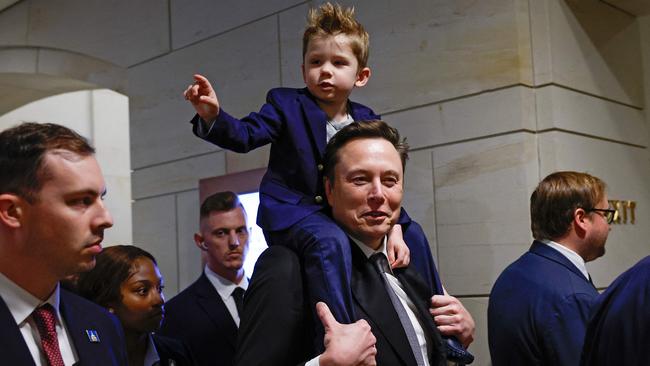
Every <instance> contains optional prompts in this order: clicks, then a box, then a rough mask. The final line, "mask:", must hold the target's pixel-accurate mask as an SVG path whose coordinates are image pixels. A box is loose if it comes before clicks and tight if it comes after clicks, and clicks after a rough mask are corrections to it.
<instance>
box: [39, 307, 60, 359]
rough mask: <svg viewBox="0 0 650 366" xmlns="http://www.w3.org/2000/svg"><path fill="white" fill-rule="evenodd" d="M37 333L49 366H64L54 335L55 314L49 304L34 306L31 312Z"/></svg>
mask: <svg viewBox="0 0 650 366" xmlns="http://www.w3.org/2000/svg"><path fill="white" fill-rule="evenodd" d="M32 317H33V318H34V322H36V327H37V328H38V333H39V334H40V336H41V345H42V346H43V351H44V352H45V357H47V362H48V365H49V366H65V364H64V363H63V357H61V350H60V349H59V340H58V338H57V336H56V314H55V313H54V308H53V307H52V305H50V304H45V305H43V306H41V307H39V308H36V310H34V312H33V313H32Z"/></svg>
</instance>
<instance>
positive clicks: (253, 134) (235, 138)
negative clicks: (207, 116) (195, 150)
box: [191, 89, 285, 153]
mask: <svg viewBox="0 0 650 366" xmlns="http://www.w3.org/2000/svg"><path fill="white" fill-rule="evenodd" d="M283 103H284V101H283V95H281V93H279V92H277V89H272V90H271V91H269V92H268V94H267V96H266V104H264V105H263V106H262V108H261V109H260V111H259V112H257V113H251V114H249V115H248V116H246V117H244V118H242V119H237V118H235V117H233V116H231V115H230V114H228V113H227V112H226V111H224V110H223V109H221V111H220V112H219V115H218V116H217V119H216V121H215V122H214V123H213V124H212V126H211V128H210V130H209V131H207V135H205V136H200V135H199V134H198V130H197V129H198V124H199V123H201V119H200V117H199V116H198V115H195V116H194V118H193V119H192V121H191V123H192V124H193V129H192V131H193V132H194V134H195V135H197V136H198V137H201V138H202V139H204V140H206V141H208V142H211V143H213V144H215V145H218V146H220V147H222V148H224V149H228V150H232V151H235V152H238V153H245V152H248V151H250V150H253V149H255V148H258V147H260V146H264V145H266V144H269V143H271V142H273V141H274V140H275V139H277V138H278V136H279V135H280V133H282V130H283V128H284V123H285V118H284V115H283V113H282V112H281V105H282V104H283Z"/></svg>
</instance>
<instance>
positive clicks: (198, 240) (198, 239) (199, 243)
mask: <svg viewBox="0 0 650 366" xmlns="http://www.w3.org/2000/svg"><path fill="white" fill-rule="evenodd" d="M194 243H195V244H196V247H197V248H199V249H201V250H208V247H207V246H206V245H205V240H203V235H201V234H199V233H194Z"/></svg>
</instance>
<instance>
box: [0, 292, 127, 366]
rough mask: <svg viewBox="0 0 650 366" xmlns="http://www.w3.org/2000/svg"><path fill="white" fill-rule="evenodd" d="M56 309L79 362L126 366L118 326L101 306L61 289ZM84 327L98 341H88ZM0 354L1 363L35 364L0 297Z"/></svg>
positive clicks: (120, 327)
mask: <svg viewBox="0 0 650 366" xmlns="http://www.w3.org/2000/svg"><path fill="white" fill-rule="evenodd" d="M59 311H60V312H61V316H62V317H63V319H64V320H65V324H66V328H67V330H68V336H69V337H70V342H72V344H73V345H74V349H75V351H76V352H77V356H78V357H79V362H77V364H79V365H107V366H109V365H110V366H112V365H116V366H117V365H126V364H127V358H126V348H125V343H124V335H123V333H122V326H121V325H120V323H119V321H118V320H117V318H115V317H114V316H112V315H111V314H109V313H108V312H107V311H106V310H105V309H104V308H102V307H100V306H99V305H96V304H94V303H92V302H90V301H88V300H86V299H83V298H81V297H79V296H77V295H74V294H72V293H71V292H69V291H66V290H65V289H61V294H60V303H59ZM87 330H94V331H96V332H97V335H98V336H99V342H91V340H90V338H89V336H88V335H87V333H86V331H87ZM0 355H1V356H0V357H1V359H2V364H3V365H4V364H7V365H25V366H28V365H35V363H34V360H33V358H32V355H31V353H29V349H28V348H27V344H26V343H25V340H24V339H23V336H22V334H21V333H20V329H18V325H17V324H16V321H15V320H14V318H13V316H12V315H11V312H10V311H9V308H8V307H7V305H6V304H5V302H4V300H2V298H0Z"/></svg>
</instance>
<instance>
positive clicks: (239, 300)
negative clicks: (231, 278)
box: [232, 287, 244, 318]
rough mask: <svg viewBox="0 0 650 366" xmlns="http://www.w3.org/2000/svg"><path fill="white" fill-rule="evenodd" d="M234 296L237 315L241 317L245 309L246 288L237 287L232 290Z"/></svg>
mask: <svg viewBox="0 0 650 366" xmlns="http://www.w3.org/2000/svg"><path fill="white" fill-rule="evenodd" d="M232 298H233V299H235V305H236V306H237V315H239V317H240V318H241V314H242V312H243V311H244V289H243V288H241V287H237V288H235V289H234V290H233V291H232Z"/></svg>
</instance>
